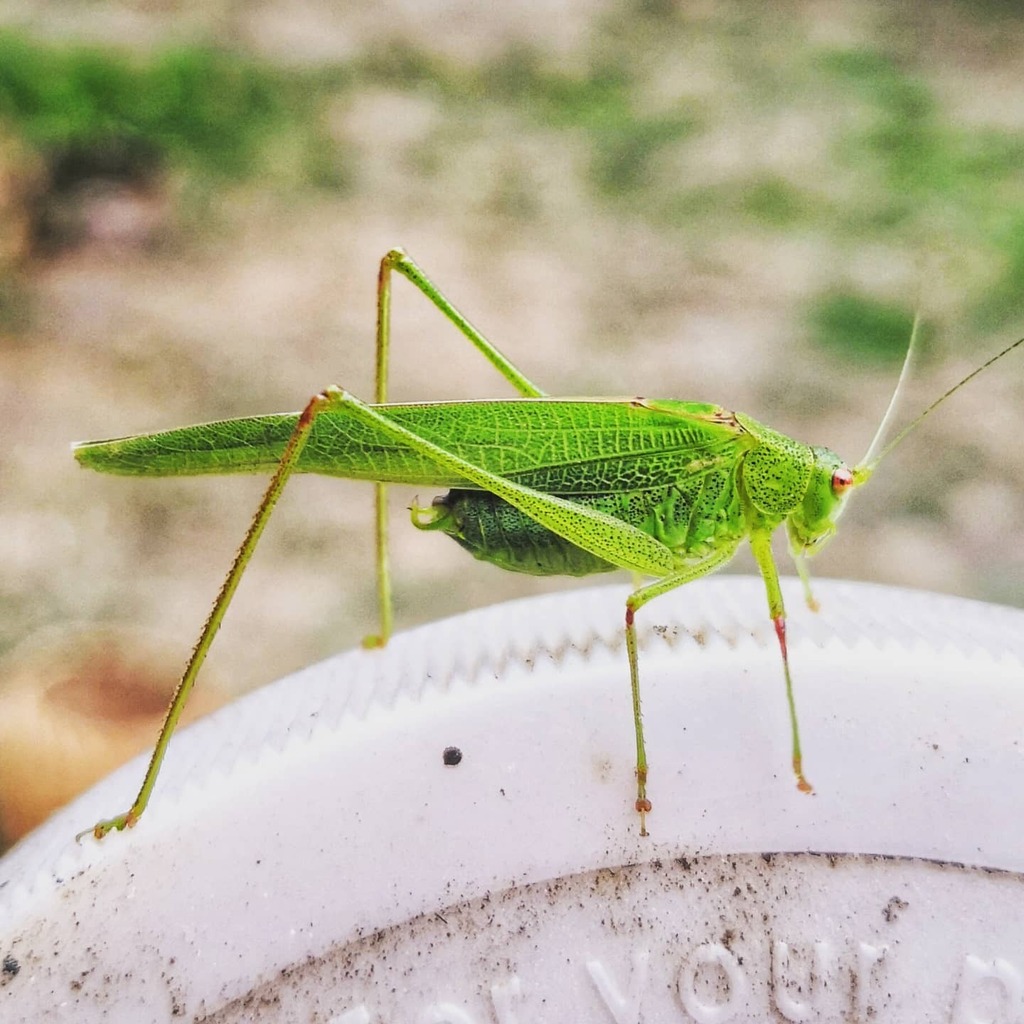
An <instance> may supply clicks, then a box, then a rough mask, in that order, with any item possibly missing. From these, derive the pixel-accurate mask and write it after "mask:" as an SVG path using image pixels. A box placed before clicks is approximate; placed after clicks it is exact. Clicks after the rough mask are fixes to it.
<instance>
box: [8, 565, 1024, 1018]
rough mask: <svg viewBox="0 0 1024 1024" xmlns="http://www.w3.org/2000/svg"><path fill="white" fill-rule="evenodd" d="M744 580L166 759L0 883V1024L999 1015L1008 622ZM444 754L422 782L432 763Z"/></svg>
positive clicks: (1009, 891) (578, 610)
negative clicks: (793, 747)
mask: <svg viewBox="0 0 1024 1024" xmlns="http://www.w3.org/2000/svg"><path fill="white" fill-rule="evenodd" d="M784 587H785V592H786V596H787V600H788V602H789V606H790V655H791V659H792V665H793V672H794V678H795V683H796V687H797V701H798V706H799V710H800V716H801V725H802V728H803V739H804V757H805V767H806V771H807V775H808V777H809V778H810V780H811V782H812V783H813V784H814V785H815V788H816V793H815V795H813V796H804V795H801V794H800V793H798V792H797V790H796V789H795V786H794V784H793V779H792V775H791V773H790V770H789V731H788V725H787V718H786V707H785V700H784V695H783V688H782V673H781V668H780V664H779V657H778V652H777V650H776V648H775V639H774V635H773V632H772V628H771V625H770V623H769V621H768V617H767V612H766V605H765V597H764V592H763V586H762V584H761V582H760V580H758V579H747V578H738V577H719V578H717V579H712V580H707V581H702V582H699V583H696V584H691V585H689V586H687V587H684V588H682V589H681V590H679V591H677V592H675V593H674V594H672V595H669V596H667V597H664V598H660V599H658V600H657V601H655V602H653V603H652V604H651V605H649V606H648V607H646V608H645V609H643V611H642V613H641V614H640V616H639V618H638V624H639V626H640V631H641V645H642V648H641V655H640V667H641V675H642V679H643V686H644V712H645V723H646V728H647V736H648V749H649V754H650V760H651V776H650V784H649V795H650V796H651V799H652V801H653V803H654V811H653V813H652V814H651V816H650V821H649V824H650V829H651V833H652V835H651V837H650V838H649V839H642V838H640V836H639V835H638V828H637V820H636V815H635V813H634V812H633V810H632V803H633V799H634V796H635V789H634V783H633V760H634V750H633V737H632V723H631V717H630V707H629V686H628V674H627V669H626V660H625V653H624V650H623V645H622V639H621V634H622V628H621V627H622V613H623V604H622V601H623V598H624V596H625V594H626V592H627V591H626V589H625V588H622V587H613V588H602V589H596V590H594V589H590V590H581V591H578V592H576V593H573V594H561V595H556V596H553V597H546V598H538V599H533V600H529V601H525V602H518V603H515V604H511V605H505V606H499V607H495V608H490V609H486V610H483V611H479V612H474V613H471V614H469V615H465V616H463V617H460V618H457V619H452V620H449V621H446V622H443V623H437V624H434V625H430V626H427V627H424V628H422V629H418V630H415V631H413V632H409V633H406V634H404V635H401V636H398V637H396V638H395V639H394V641H393V642H392V644H391V645H390V646H389V648H388V649H387V650H386V651H384V652H363V651H355V652H352V653H349V654H345V655H341V656H339V657H336V658H333V659H331V660H329V661H327V662H325V663H323V664H321V665H318V666H314V667H313V668H310V669H308V670H306V671H304V672H301V673H298V674H297V675H295V676H292V677H290V678H288V679H285V680H282V681H281V682H280V683H277V684H275V685H273V686H271V687H268V688H266V689H264V690H262V691H260V692H258V693H255V694H253V695H251V696H249V697H247V698H245V699H243V700H241V701H239V702H238V703H236V704H235V705H233V706H231V707H229V708H226V709H224V710H223V711H221V712H219V713H218V714H216V715H214V716H213V717H211V718H209V719H207V720H205V721H203V722H200V723H199V724H198V725H196V726H194V727H193V728H191V729H190V730H188V731H187V732H185V733H183V734H182V735H180V736H178V737H176V738H175V740H174V742H173V743H172V745H171V749H170V753H169V756H168V761H167V766H166V768H165V770H164V773H163V775H162V776H161V779H160V783H159V784H158V787H157V790H156V794H155V797H154V800H153V803H152V805H151V807H150V809H149V811H148V812H147V814H146V815H145V817H144V818H143V820H142V822H141V823H140V825H139V826H138V827H137V828H136V829H135V830H134V831H132V832H129V833H125V834H118V835H112V836H110V837H108V839H107V840H105V841H104V842H103V843H102V844H97V843H95V842H94V841H92V840H91V839H90V840H87V841H85V842H83V844H82V845H81V846H76V845H75V843H74V840H73V836H74V834H75V832H77V831H79V830H80V829H82V828H86V827H88V826H89V825H90V824H91V823H92V822H93V821H95V820H96V819H97V818H98V817H101V816H105V815H108V814H110V813H112V812H114V811H118V810H121V809H122V808H123V807H124V806H126V804H127V802H128V801H130V799H131V798H132V796H133V795H134V793H135V789H136V787H137V785H138V782H139V781H140V777H141V773H142V769H143V764H142V762H135V763H133V764H131V765H129V766H127V767H126V768H125V769H123V770H121V771H119V772H117V773H116V774H115V775H114V776H112V777H111V778H110V779H108V780H106V781H105V782H104V783H102V784H101V785H100V786H99V787H97V788H96V789H95V790H93V791H92V792H91V793H89V794H87V795H86V796H85V797H83V798H82V799H81V800H79V801H78V802H77V803H75V804H74V805H72V806H71V807H70V808H68V809H67V810H66V811H64V812H62V813H61V814H59V815H58V816H57V817H56V818H54V819H52V820H51V821H50V822H49V823H48V824H47V825H46V826H45V827H44V828H43V829H41V830H40V831H38V832H37V833H35V834H34V835H32V836H30V837H29V838H28V839H27V840H25V841H24V842H23V843H21V844H20V845H19V846H17V847H16V848H15V849H14V850H13V851H11V852H10V853H9V854H8V855H7V857H6V858H4V859H3V860H2V861H0V959H2V968H0V1021H3V1024H16V1022H20V1021H32V1022H37V1021H39V1022H42V1021H76V1022H87V1021H99V1020H103V1021H111V1022H131V1024H140V1022H141V1024H144V1022H146V1021H167V1020H203V1021H223V1022H235V1021H264V1020H273V1021H304V1022H333V1024H404V1022H409V1024H427V1022H431V1024H483V1022H497V1024H527V1022H530V1024H534V1022H549V1021H550V1022H575V1021H579V1022H588V1024H590V1022H594V1024H599V1022H603V1021H608V1022H612V1024H626V1022H629V1024H634V1022H635V1024H639V1022H641V1021H643V1022H645V1024H652V1022H668V1021H673V1022H675V1021H691V1020H692V1021H697V1022H700V1024H718V1022H725V1021H752V1020H757V1021H762V1020H763V1021H768V1020H773V1021H819V1020H820V1021H840V1020H842V1021H868V1020H870V1021H872V1022H875V1024H884V1022H887V1021H915V1022H929V1021H950V1022H970V1024H981V1022H989V1021H991V1022H1003V1021H1006V1022H1009V1021H1018V1020H1024V877H1022V872H1024V756H1022V755H1024V612H1020V611H1015V610H1011V609H1005V608H998V607H993V606H986V605H981V604H977V603H973V602H967V601H960V600H957V599H954V598H947V597H940V596H936V595H931V594H923V593H910V592H904V591H896V590H892V589H886V588H880V587H873V586H868V585H863V584H847V583H828V582H827V581H819V582H818V584H817V592H818V596H819V598H820V600H821V601H822V605H823V611H822V612H821V614H820V615H817V616H814V615H812V614H811V613H809V612H808V611H806V610H805V609H804V608H803V607H802V603H801V600H800V592H799V586H798V585H796V584H794V583H793V581H785V584H784ZM447 747H458V748H459V749H460V750H461V752H462V760H461V762H460V763H459V764H458V765H455V766H447V765H445V764H444V763H443V753H444V750H445V748H447Z"/></svg>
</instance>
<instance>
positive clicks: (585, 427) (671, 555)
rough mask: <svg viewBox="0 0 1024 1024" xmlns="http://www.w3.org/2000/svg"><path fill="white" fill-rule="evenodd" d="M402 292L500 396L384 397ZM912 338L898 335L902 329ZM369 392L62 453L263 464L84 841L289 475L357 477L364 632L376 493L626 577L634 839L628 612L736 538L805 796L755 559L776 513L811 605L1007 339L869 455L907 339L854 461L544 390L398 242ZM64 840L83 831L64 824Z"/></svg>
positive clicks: (792, 714) (759, 434) (496, 546)
mask: <svg viewBox="0 0 1024 1024" xmlns="http://www.w3.org/2000/svg"><path fill="white" fill-rule="evenodd" d="M393 272H398V273H399V274H401V275H402V276H403V277H405V278H407V279H408V280H409V281H410V282H411V283H412V284H414V285H415V286H416V287H417V288H418V289H419V290H420V291H421V292H422V293H423V294H424V295H425V296H426V297H427V298H428V299H429V300H430V301H431V302H432V303H433V304H434V306H436V307H437V308H438V309H439V310H440V311H441V313H443V314H444V315H445V316H446V317H448V319H449V320H451V321H452V322H453V323H454V324H455V326H456V327H457V328H458V329H459V330H460V331H461V333H462V334H463V335H464V336H465V337H466V338H467V339H468V340H469V341H470V342H471V343H472V344H473V345H474V346H475V347H476V348H477V349H478V350H479V351H480V353H481V354H482V355H483V356H484V357H485V358H487V359H488V360H489V361H490V362H491V363H492V364H493V365H494V366H495V367H496V368H497V370H498V371H499V372H500V373H501V374H502V376H504V377H505V379H506V380H508V382H509V383H510V384H512V386H513V387H514V388H515V389H516V390H517V391H518V392H519V395H520V396H521V397H520V398H518V399H508V400H501V401H463V402H429V403H418V404H389V403H388V355H389V347H390V309H391V276H392V273H393ZM915 334H916V331H915ZM376 337H377V346H376V349H377V352H376V378H377V379H376V395H375V401H374V403H373V404H372V405H371V404H367V403H364V402H362V401H360V400H359V399H358V398H356V397H355V396H354V395H352V394H350V393H349V392H347V391H345V390H343V389H341V388H337V387H330V388H327V389H326V390H325V391H322V392H321V393H320V394H318V395H316V396H314V397H313V398H312V399H311V400H310V401H309V403H308V404H307V406H306V407H305V409H304V410H303V411H302V412H301V413H297V414H296V413H290V414H282V415H271V416H254V417H247V418H243V419H236V420H225V421H221V422H216V423H206V424H201V425H198V426H190V427H183V428H180V429H177V430H169V431H163V432H160V433H155V434H142V435H137V436H134V437H126V438H119V439H114V440H108V441H96V442H87V443H85V444H81V445H78V446H76V447H75V449H74V452H75V457H76V458H77V459H78V461H79V462H80V463H81V464H82V465H83V466H89V467H91V468H93V469H97V470H99V471H101V472H106V473H118V474H125V475H132V476H173V475H183V476H189V475H196V474H203V473H211V474H221V473H270V474H272V476H271V480H270V484H269V486H268V488H267V491H266V493H265V495H264V497H263V499H262V501H261V502H260V505H259V507H258V509H257V511H256V514H255V516H254V518H253V520H252V522H251V524H250V526H249V529H248V532H247V533H246V535H245V538H244V540H243V542H242V545H241V547H240V548H239V551H238V554H237V555H236V556H235V560H234V562H233V563H232V565H231V568H230V570H229V572H228V575H227V577H226V579H225V581H224V583H223V585H222V587H221V590H220V592H219V593H218V595H217V598H216V600H215V602H214V605H213V608H212V610H211V612H210V614H209V617H208V618H207V620H206V623H205V625H204V626H203V629H202V632H201V634H200V636H199V639H198V641H197V643H196V646H195V648H194V649H193V652H192V655H191V657H190V659H189V661H188V664H187V666H186V668H185V672H184V674H183V676H182V678H181V681H180V683H179V684H178V687H177V690H176V691H175V694H174V697H173V699H172V701H171V704H170V706H169V708H168V711H167V717H166V720H165V722H164V725H163V727H162V729H161V731H160V735H159V737H158V740H157V743H156V747H155V749H154V751H153V755H152V758H151V760H150V763H149V767H148V769H147V772H146V775H145V778H144V780H143V783H142V787H141V789H140V791H139V793H138V796H137V797H136V799H135V802H134V803H133V804H132V806H131V808H130V809H129V810H128V811H125V812H123V813H121V814H118V815H116V816H114V817H113V818H110V819H107V820H105V821H101V822H99V823H98V824H96V825H95V826H94V828H93V829H91V830H88V831H92V832H93V834H94V835H95V836H96V837H97V838H98V839H101V838H103V836H105V835H106V834H107V833H108V832H110V831H112V830H114V829H117V830H120V829H124V828H126V827H130V826H132V825H134V824H135V823H136V822H137V821H138V820H139V818H140V817H141V815H142V813H143V812H144V811H145V809H146V806H147V804H148V802H149V799H150V796H151V794H152V791H153V787H154V785H155V783H156V779H157V775H158V774H159V771H160V766H161V764H162V762H163V758H164V755H165V753H166V750H167V746H168V743H169V742H170V738H171V735H172V733H173V732H174V729H175V726H176V725H177V723H178V719H179V717H180V716H181V712H182V710H183V708H184V705H185V702H186V701H187V699H188V696H189V694H190V692H191V690H192V687H193V685H194V684H195V681H196V677H197V675H198V673H199V670H200V668H201V666H202V663H203V661H204V659H205V658H206V654H207V652H208V651H209V649H210V645H211V644H212V642H213V639H214V636H215V635H216V633H217V630H218V628H219V627H220V624H221V622H222V620H223V618H224V614H225V612H226V611H227V608H228V605H229V604H230V603H231V599H232V597H233V595H234V593H235V590H236V589H237V587H238V583H239V581H240V579H241V577H242V575H243V573H244V571H245V568H246V566H247V565H248V563H249V560H250V558H251V557H252V554H253V550H254V549H255V547H256V544H257V542H258V540H259V538H260V535H261V534H262V532H263V529H264V527H265V526H266V524H267V521H268V519H269V518H270V514H271V512H272V511H273V509H274V506H275V505H276V503H277V500H278V498H279V497H280V496H281V492H282V490H283V489H284V486H285V484H286V483H287V481H288V479H289V477H290V476H291V475H292V473H293V472H294V473H322V474H326V475H330V476H340V477H349V478H353V479H361V480H370V481H373V482H374V483H375V484H376V558H377V575H378V597H379V614H380V632H379V634H377V635H376V636H373V637H368V638H367V639H366V640H365V641H364V643H365V645H366V646H369V647H374V646H382V645H384V644H385V643H387V640H388V637H389V636H390V634H391V628H392V614H391V591H390V575H389V570H388V561H387V518H386V508H387V506H386V501H385V497H386V487H387V485H388V484H392V483H404V484H412V485H419V486H433V487H441V488H448V489H449V490H448V493H447V494H446V495H444V496H443V497H439V498H436V499H435V500H434V502H433V504H432V505H431V506H429V507H427V508H420V507H419V506H416V505H414V506H413V508H412V510H411V512H412V521H413V524H414V525H415V526H417V527H419V528H421V529H426V530H440V531H442V532H444V533H447V534H449V535H450V536H452V537H453V538H454V539H455V540H456V541H458V543H459V544H461V545H462V546H463V547H464V548H466V549H467V550H468V551H470V552H471V553H472V554H473V555H474V556H475V557H477V558H480V559H483V560H485V561H489V562H493V563H494V564H495V565H498V566H499V567H501V568H503V569H509V570H512V571H516V572H525V573H530V574H533V575H540V576H543V575H571V576H585V575H589V574H591V573H598V572H607V571H611V570H614V569H627V570H630V571H632V572H633V573H636V574H640V575H642V576H646V577H653V582H650V583H647V584H646V585H643V586H640V587H639V588H638V589H636V590H634V591H633V593H631V594H630V595H629V596H628V598H627V599H626V610H625V638H626V652H627V658H628V662H629V676H630V685H631V690H632V709H633V725H634V733H635V739H636V804H635V806H636V810H637V811H638V812H639V815H640V832H641V835H646V834H647V831H646V816H647V814H648V812H649V811H650V809H651V804H650V801H649V800H648V798H647V771H648V766H647V753H646V749H645V745H644V732H643V721H642V717H641V711H640V679H639V666H638V657H637V640H636V628H635V625H634V617H635V615H636V613H637V612H638V611H639V610H640V608H642V607H643V606H644V605H645V604H647V602H648V601H650V600H652V599H653V598H655V597H657V596H659V595H660V594H664V593H666V592H668V591H670V590H673V589H674V588H676V587H679V586H682V585H683V584H684V583H689V582H690V581H691V580H695V579H698V578H699V577H701V576H705V575H707V574H708V573H711V572H713V571H715V570H716V569H718V568H720V567H721V566H723V565H724V564H725V563H726V562H728V561H729V559H730V558H732V556H733V555H734V554H735V552H736V550H737V548H738V547H739V545H740V543H741V541H743V540H744V539H747V540H748V541H749V543H750V546H751V549H752V551H753V554H754V557H755V559H756V561H757V564H758V567H759V569H760V572H761V575H762V577H763V579H764V583H765V587H766V590H767V596H768V609H769V615H770V616H771V619H772V622H773V624H774V628H775V633H776V636H777V638H778V644H779V650H780V653H781V657H782V668H783V676H784V680H785V689H786V699H787V703H788V709H789V721H790V731H791V742H792V766H793V772H794V775H795V777H796V781H797V786H798V788H799V789H801V790H803V791H804V792H810V791H811V786H810V784H809V783H808V782H807V780H806V778H805V776H804V772H803V764H802V756H801V750H800V732H799V726H798V721H797V713H796V704H795V700H794V694H793V682H792V678H791V675H790V668H789V656H788V653H787V649H786V615H785V608H784V605H783V600H782V591H781V589H780V586H779V577H778V571H777V570H776V567H775V561H774V558H773V556H772V550H771V537H772V533H773V532H774V530H775V529H776V528H777V527H779V526H781V525H782V524H783V523H785V524H786V529H787V532H788V535H789V544H790V550H791V552H792V554H793V557H794V560H795V563H796V567H797V570H798V572H799V575H800V577H801V579H802V580H803V584H804V590H805V596H806V599H807V602H808V604H810V605H811V607H814V606H815V605H814V599H813V597H812V595H811V589H810V582H809V576H808V572H807V568H806V561H805V559H806V557H807V556H809V555H811V554H813V553H814V552H815V551H817V550H819V549H820V548H821V546H822V545H823V544H824V542H825V541H826V540H827V539H828V538H829V537H831V536H832V534H833V533H834V532H835V529H836V521H837V519H838V518H839V515H840V513H841V512H842V510H843V508H844V506H845V503H846V499H847V497H848V495H849V493H850V492H851V491H852V490H853V489H855V488H856V487H858V486H859V485H861V484H863V483H865V482H866V481H867V480H868V479H869V478H870V476H871V474H872V473H873V472H874V470H875V468H876V466H877V465H878V463H879V462H880V461H881V459H882V458H884V457H885V455H886V454H888V453H889V452H890V451H892V449H893V448H895V447H896V445H898V444H899V443H900V442H901V441H902V440H903V439H904V438H905V437H906V436H907V434H909V433H910V431H911V430H913V429H914V428H915V427H916V426H917V425H918V424H919V423H920V422H921V421H922V420H923V419H924V418H925V417H926V416H928V415H929V414H930V413H931V412H932V411H933V410H934V409H936V408H937V407H938V406H939V405H940V404H941V403H942V402H943V401H945V399H947V398H948V397H949V396H950V395H952V394H953V393H954V392H955V391H957V390H959V389H960V388H961V387H963V386H964V385H965V384H966V383H967V382H968V381H970V380H971V379H973V378H974V377H976V376H977V375H978V374H979V373H981V372H982V370H984V369H986V368H987V367H989V366H991V365H992V364H993V363H994V362H996V361H997V360H999V359H1001V358H1002V357H1003V356H1005V355H1007V354H1008V353H1009V352H1011V351H1012V350H1013V349H1015V348H1017V347H1018V346H1019V345H1021V344H1024V338H1022V339H1020V340H1018V341H1016V342H1014V343H1013V344H1012V345H1009V346H1007V347H1006V348H1005V349H1003V351H1001V352H1000V353H998V354H997V355H995V356H993V357H992V358H991V359H989V360H988V361H987V362H985V363H984V364H983V365H982V366H980V367H978V369H976V370H974V371H973V372H972V373H970V374H968V376H967V377H965V378H964V379H963V380H961V381H960V382H959V383H958V384H956V385H954V386H953V387H952V388H950V389H949V390H948V391H946V392H945V394H943V395H942V396H941V397H940V398H938V399H937V400H936V401H935V402H933V403H932V404H931V405H930V406H928V408H927V409H925V410H924V412H922V413H921V414H920V415H919V416H918V417H917V418H916V419H915V420H913V422H912V423H910V425H909V426H907V427H905V428H904V429H903V430H902V431H901V432H900V433H899V434H898V435H897V436H896V437H895V439H894V440H892V441H891V442H889V443H888V444H886V445H885V446H884V447H883V446H882V438H883V436H884V434H885V432H886V428H887V427H888V424H889V422H890V420H891V418H892V415H893V411H894V409H895V404H896V398H897V396H898V394H899V391H900V388H901V385H902V383H903V381H904V379H905V377H906V374H907V370H908V367H909V362H910V354H911V351H912V350H913V347H914V335H912V337H911V344H910V347H909V349H908V353H907V359H906V360H905V362H904V366H903V371H902V372H901V374H900V380H899V383H898V384H897V387H896V391H895V392H894V394H893V398H892V401H891V402H890V404H889V409H888V410H887V412H886V415H885V417H884V418H883V421H882V424H881V426H880V427H879V429H878V432H877V433H876V435H875V440H874V441H873V442H872V444H871V446H870V448H869V450H868V453H867V455H866V456H865V458H864V459H863V460H862V461H861V463H860V464H859V465H857V466H855V467H854V468H852V469H851V468H849V467H848V466H847V465H846V464H845V463H844V462H843V461H842V460H841V459H840V458H839V457H838V456H837V455H835V454H834V453H832V452H831V451H829V450H828V449H827V448H819V447H811V446H809V445H805V444H802V443H800V442H797V441H794V440H792V439H791V438H789V437H786V436H785V435H783V434H780V433H778V432H777V431H774V430H771V429H770V428H768V427H766V426H764V425H763V424H761V423H758V422H757V421H756V420H753V419H751V418H750V417H749V416H745V415H743V414H742V413H736V412H730V411H728V410H726V409H723V408H721V407H720V406H717V405H710V404H706V403H696V402H680V401H669V400H649V399H645V398H632V399H613V398H603V399H602V398H599V399H556V398H550V397H547V396H546V395H545V394H544V393H543V392H542V391H541V390H540V388H538V387H536V386H535V385H534V384H532V383H531V382H530V381H529V380H528V379H527V378H526V377H525V376H524V375H523V374H522V373H521V372H520V371H519V370H518V369H516V368H515V367H514V366H513V365H512V363H510V362H509V361H508V360H507V359H506V358H505V357H504V356H503V355H502V354H501V353H500V352H499V351H498V350H497V349H496V348H495V347H494V346H493V345H492V344H491V343H490V342H489V341H488V340H487V339H486V338H485V337H484V336H483V335H482V334H481V333H480V332H479V331H478V330H477V329H476V328H475V327H473V325H472V324H470V323H469V321H468V320H466V318H465V317H464V316H463V315H462V314H461V313H460V312H459V311H458V310H457V309H456V308H455V307H454V306H453V305H452V304H451V303H450V302H449V301H448V300H447V299H446V298H445V296H444V295H443V294H442V293H441V292H440V290H439V289H438V288H437V287H436V286H435V285H434V284H433V283H432V282H431V281H430V280H429V279H428V278H427V276H426V275H425V274H424V273H423V271H422V270H421V269H420V268H419V267H418V266H417V264H416V263H414V262H413V260H412V259H411V258H410V257H409V256H408V255H406V253H405V252H403V251H402V250H400V249H394V250H392V251H391V252H389V253H387V255H386V256H385V257H384V258H383V260H382V261H381V265H380V274H379V277H378V284H377V331H376ZM82 834H83V835H84V834H86V833H82Z"/></svg>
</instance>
